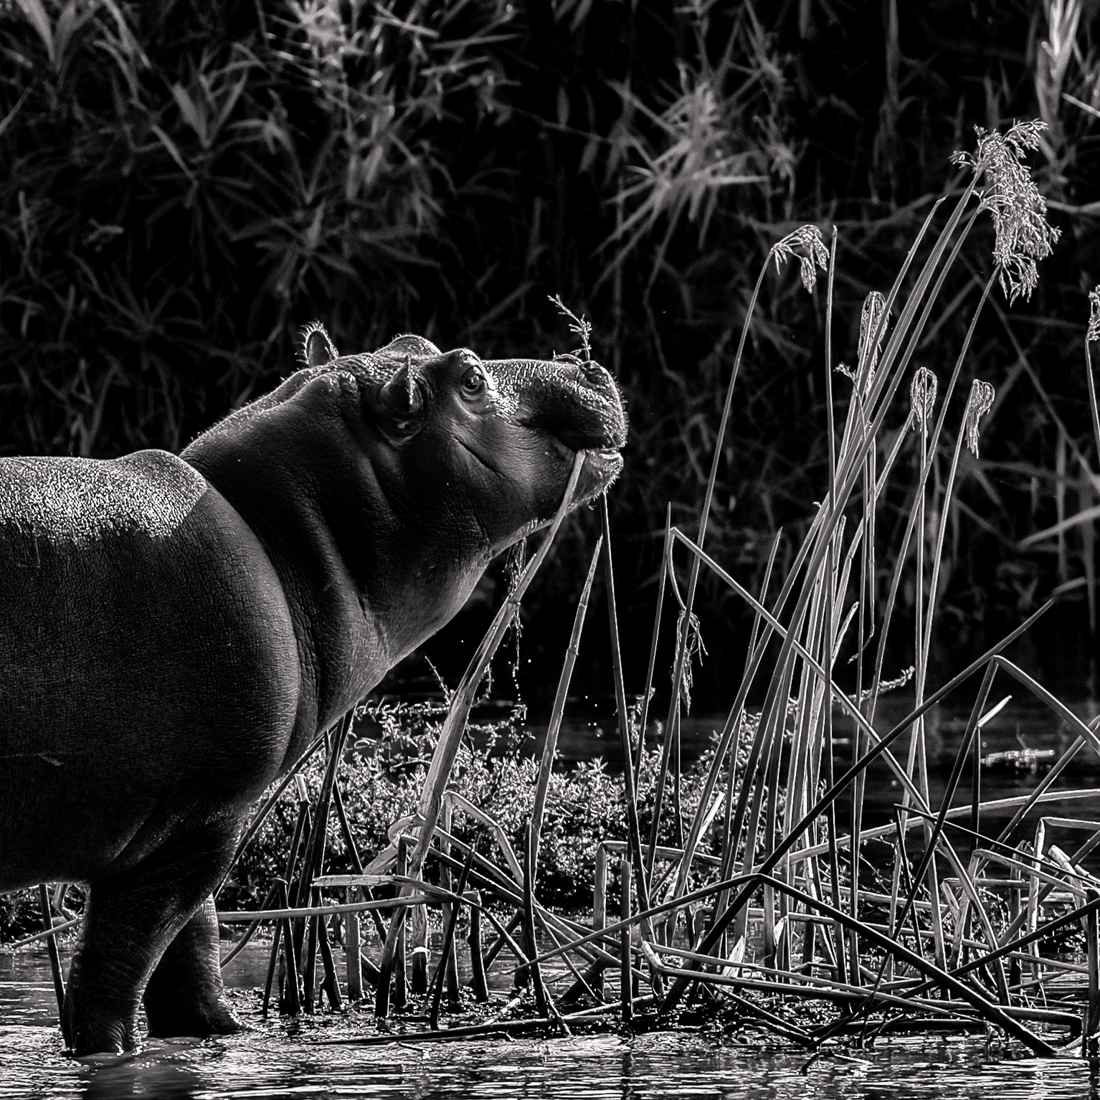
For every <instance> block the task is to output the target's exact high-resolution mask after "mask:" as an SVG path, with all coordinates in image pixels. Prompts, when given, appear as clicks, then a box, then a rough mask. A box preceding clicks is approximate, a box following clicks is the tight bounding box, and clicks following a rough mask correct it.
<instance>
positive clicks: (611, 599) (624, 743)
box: [600, 494, 660, 993]
mask: <svg viewBox="0 0 1100 1100" xmlns="http://www.w3.org/2000/svg"><path fill="white" fill-rule="evenodd" d="M600 509H601V510H600V518H601V521H602V523H603V540H604V541H603V562H604V581H605V584H606V588H607V593H606V595H607V617H608V625H609V627H610V631H611V670H612V674H613V676H614V680H615V710H616V716H617V718H618V725H619V744H620V747H621V749H622V753H623V785H624V787H625V796H626V799H625V800H626V816H627V829H628V832H627V839H628V841H629V846H630V855H631V858H632V859H633V861H634V867H635V870H636V871H637V874H638V881H637V884H636V886H635V889H636V890H637V892H638V900H639V906H640V908H642V909H648V908H649V885H648V881H649V880H648V875H647V869H646V866H645V862H644V859H643V856H642V834H641V828H640V826H639V824H638V792H637V790H636V789H635V787H634V762H633V760H632V759H631V756H632V752H631V747H630V728H629V726H628V724H627V714H628V711H627V705H626V686H625V683H624V680H623V662H622V654H621V652H620V649H619V619H618V614H617V611H616V607H615V573H614V568H613V566H612V562H611V523H610V520H609V519H608V514H607V495H606V494H604V495H603V496H602V497H600ZM653 812H654V814H656V813H657V811H656V809H654V811H653ZM659 981H660V980H659V979H658V983H659ZM657 992H658V993H659V992H660V991H657Z"/></svg>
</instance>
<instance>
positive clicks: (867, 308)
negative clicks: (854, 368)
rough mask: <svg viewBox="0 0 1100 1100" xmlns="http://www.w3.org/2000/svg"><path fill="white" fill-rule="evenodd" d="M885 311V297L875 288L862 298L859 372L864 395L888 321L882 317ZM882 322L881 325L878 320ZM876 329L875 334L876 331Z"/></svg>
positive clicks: (869, 385) (872, 376) (869, 382)
mask: <svg viewBox="0 0 1100 1100" xmlns="http://www.w3.org/2000/svg"><path fill="white" fill-rule="evenodd" d="M885 311H886V298H885V296H884V295H883V294H881V293H880V292H879V291H877V290H872V291H871V293H870V294H868V295H867V297H866V298H864V299H863V313H862V315H861V316H860V319H859V373H860V374H861V375H862V376H863V379H864V382H863V393H864V396H866V394H867V393H868V392H869V391H870V389H871V383H872V382H874V380H875V369H876V368H877V367H878V357H879V352H880V351H881V350H882V341H883V338H884V337H885V336H886V328H887V324H888V321H887V319H883V316H882V315H883V313H884V312H885ZM880 321H881V322H882V324H881V327H880V325H879V322H880ZM876 329H877V330H878V333H877V336H876V331H875V330H876ZM872 337H875V346H874V347H873V348H872V347H871V339H872Z"/></svg>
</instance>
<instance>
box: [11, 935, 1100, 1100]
mask: <svg viewBox="0 0 1100 1100" xmlns="http://www.w3.org/2000/svg"><path fill="white" fill-rule="evenodd" d="M266 952H267V947H266V945H263V944H256V945H249V947H247V948H246V949H245V951H244V952H242V953H241V955H240V956H238V958H237V959H235V960H234V961H233V962H232V963H231V964H230V966H229V967H228V968H227V970H226V979H227V984H228V985H229V986H230V990H229V995H230V997H231V999H232V1001H233V1003H234V1007H235V1008H236V1009H237V1011H238V1013H239V1015H240V1016H241V1017H242V1019H243V1020H244V1022H245V1023H246V1025H247V1027H248V1030H247V1031H245V1032H243V1033H241V1034H239V1035H234V1036H229V1037H222V1038H216V1039H208V1040H205V1041H202V1042H199V1041H197V1040H175V1041H161V1042H153V1041H151V1042H150V1043H149V1044H148V1045H147V1046H146V1048H145V1049H144V1050H143V1051H142V1052H141V1053H139V1054H137V1055H135V1056H131V1057H127V1058H121V1059H119V1058H105V1057H100V1058H89V1059H83V1060H80V1061H78V1060H76V1059H73V1058H70V1057H68V1056H67V1055H66V1054H65V1053H64V1050H63V1045H62V1041H61V1035H60V1032H59V1030H58V1028H57V1026H56V1005H55V1002H54V993H53V986H52V983H51V981H50V975H49V964H48V961H47V959H46V955H45V952H44V951H42V952H21V953H19V954H18V955H13V954H0V1100H70V1098H71V1100H77V1098H79V1100H122V1098H127V1097H148V1098H151V1100H184V1098H194V1100H222V1098H225V1100H230V1098H237V1097H239V1098H242V1100H294V1098H297V1097H304V1098H310V1097H319V1098H324V1100H335V1098H342V1097H391V1098H393V1100H432V1098H436V1097H439V1098H442V1097H447V1098H457V1097H471V1098H474V1097H485V1098H500V1100H505V1098H508V1100H511V1098H513V1097H531V1098H537V1097H585V1098H592V1100H598V1098H602V1097H614V1098H615V1100H625V1098H634V1097H636V1098H642V1097H645V1098H649V1097H666V1096H667V1097H701V1098H720V1097H721V1098H726V1097H753V1098H757V1097H759V1098H761V1100H764V1098H775V1100H784V1098H788V1097H789V1098H791V1100H794V1098H798V1100H802V1098H804V1097H806V1096H815V1097H823V1098H832V1097H836V1098H841V1097H843V1098H851V1100H876V1098H885V1097H890V1098H891V1100H899V1098H913V1100H918V1098H927V1100H955V1098H962V1097H988V1096H994V1097H998V1098H1012V1097H1020V1098H1024V1097H1027V1098H1029V1100H1039V1098H1047V1097H1050V1098H1062V1097H1064V1098H1066V1100H1069V1098H1073V1100H1079V1098H1082V1097H1096V1098H1098V1100H1100V1069H1098V1067H1097V1065H1095V1064H1093V1065H1090V1064H1089V1063H1088V1062H1085V1061H1082V1060H1080V1059H1074V1058H1066V1059H1059V1060H1055V1061H1050V1060H1037V1059H1032V1058H1027V1059H1019V1058H1018V1057H1014V1055H1019V1053H1020V1051H1019V1050H1018V1049H1012V1048H1006V1047H1004V1046H1002V1045H1000V1044H994V1045H992V1046H989V1045H987V1043H986V1042H985V1041H983V1040H982V1039H981V1038H980V1037H979V1038H974V1037H971V1038H968V1039H962V1038H950V1039H943V1038H920V1039H913V1038H891V1039H889V1040H888V1041H884V1040H880V1041H879V1043H878V1044H877V1045H876V1046H874V1047H872V1048H870V1049H866V1050H860V1049H858V1048H856V1047H855V1046H846V1047H839V1048H836V1049H832V1050H830V1051H828V1052H826V1053H824V1054H822V1055H820V1056H818V1057H813V1056H811V1055H809V1054H807V1053H806V1052H804V1051H801V1050H799V1049H798V1048H796V1047H793V1046H786V1045H781V1044H778V1043H773V1042H768V1041H766V1040H764V1039H761V1038H760V1036H759V1034H758V1033H752V1037H751V1038H746V1036H744V1035H740V1034H736V1033H734V1034H718V1033H712V1034H701V1033H700V1032H699V1031H698V1030H696V1029H691V1030H684V1031H664V1032H656V1033H650V1034H643V1035H634V1036H631V1035H626V1034H620V1033H617V1032H614V1031H612V1032H609V1033H605V1034H598V1035H589V1036H577V1037H573V1038H552V1039H545V1038H540V1039H534V1038H521V1039H498V1038H484V1039H482V1038H478V1039H465V1040H461V1041H454V1042H449V1043H431V1044H415V1043H412V1042H402V1041H401V1039H400V1037H399V1036H397V1037H395V1038H394V1040H393V1041H392V1042H385V1043H383V1044H382V1045H377V1046H352V1045H328V1044H327V1043H326V1040H332V1039H346V1038H350V1037H356V1036H363V1035H374V1034H377V1031H376V1028H375V1025H374V1020H373V1015H372V1014H371V1012H370V1011H369V1009H363V1010H360V1009H355V1010H352V1011H350V1012H349V1013H347V1014H346V1015H341V1016H338V1015H333V1014H329V1015H323V1016H317V1017H313V1018H302V1019H300V1020H298V1021H290V1020H283V1019H280V1018H279V1017H277V1016H274V1017H272V1018H270V1019H268V1020H264V1019H262V1018H261V1017H260V1015H259V1008H260V990H259V989H258V988H257V983H258V982H259V981H260V980H261V975H262V970H263V967H264V965H265V962H266ZM507 977H508V975H507V973H506V972H503V971H501V972H499V973H497V981H498V982H499V983H502V984H501V986H500V992H498V993H497V994H496V996H497V997H498V998H499V1000H500V1003H502V1004H503V1001H504V998H505V996H506V995H507V994H506V993H504V992H503V990H504V988H505V987H506V984H507ZM412 1026H414V1027H422V1026H423V1025H421V1024H417V1025H412Z"/></svg>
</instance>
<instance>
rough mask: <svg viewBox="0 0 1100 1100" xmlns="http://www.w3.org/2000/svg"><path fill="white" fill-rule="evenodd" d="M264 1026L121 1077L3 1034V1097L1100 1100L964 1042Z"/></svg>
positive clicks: (1047, 1069) (1081, 1079)
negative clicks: (874, 1045) (822, 1046)
mask: <svg viewBox="0 0 1100 1100" xmlns="http://www.w3.org/2000/svg"><path fill="white" fill-rule="evenodd" d="M318 1030H320V1029H313V1030H312V1031H309V1030H308V1029H307V1030H303V1032H302V1033H301V1034H300V1035H297V1036H288V1035H287V1034H286V1033H285V1031H284V1029H283V1028H281V1027H279V1026H278V1025H269V1026H259V1027H257V1029H256V1030H254V1031H251V1032H249V1033H248V1034H246V1035H243V1036H238V1037H235V1038H233V1039H222V1040H208V1041H207V1042H204V1043H198V1044H189V1045H185V1044H181V1043H177V1044H173V1043H163V1044H158V1045H157V1046H155V1047H150V1048H149V1049H148V1050H146V1051H145V1052H144V1053H142V1054H141V1055H139V1056H137V1057H136V1058H133V1059H130V1060H129V1061H127V1062H124V1063H120V1064H117V1065H101V1066H85V1065H80V1064H76V1063H74V1062H72V1061H70V1060H66V1059H65V1058H63V1057H62V1056H61V1055H60V1054H59V1052H58V1046H59V1044H58V1042H57V1039H56V1036H55V1035H53V1034H52V1033H51V1032H48V1031H46V1030H44V1029H42V1028H33V1027H13V1028H5V1029H0V1042H2V1043H3V1045H4V1049H3V1052H2V1053H0V1097H2V1098H8V1097H11V1098H16V1097H18V1098H19V1100H28V1098H31V1097H34V1098H36V1100H37V1098H41V1100H55V1098H56V1100H62V1098H66V1100H67V1098H69V1097H73V1098H76V1097H80V1098H82V1100H118V1098H122V1097H151V1098H152V1097H155V1098H157V1100H183V1098H185V1097H187V1098H191V1097H193V1098H195V1100H216V1098H222V1097H225V1098H230V1097H242V1098H244V1097H247V1098H249V1100H268V1098H271V1100H275V1098H283V1097H286V1098H290V1097H325V1098H335V1097H370V1096H379V1097H383V1096H384V1097H393V1098H395V1100H396V1098H410V1100H412V1098H416V1100H432V1098H436V1097H438V1098H443V1097H447V1098H454V1097H486V1098H499V1100H505V1098H508V1100H511V1098H514V1097H521V1096H522V1097H585V1098H592V1100H599V1098H603V1097H607V1098H614V1100H626V1098H628V1097H638V1098H641V1097H647V1098H648V1097H688V1096H690V1097H704V1098H710V1097H714V1098H718V1097H723V1098H724V1097H754V1098H756V1097H759V1098H776V1100H786V1098H790V1100H796V1098H797V1100H803V1098H804V1097H807V1096H814V1097H822V1098H830V1097H852V1098H863V1100H872V1098H886V1097H889V1098H891V1100H904V1098H914V1100H915V1098H929V1100H932V1098H935V1100H954V1098H961V1097H998V1098H1001V1100H1011V1098H1013V1097H1020V1098H1023V1097H1029V1098H1039V1097H1043V1098H1051V1100H1054V1098H1063V1097H1064V1098H1066V1100H1069V1098H1072V1100H1081V1098H1083V1097H1096V1096H1100V1091H1098V1080H1097V1072H1096V1070H1095V1068H1090V1066H1089V1065H1088V1064H1087V1063H1084V1062H1080V1061H1072V1060H1068V1059H1067V1060H1065V1061H1056V1062H1049V1061H1042V1062H1040V1061H1036V1060H1027V1061H998V1062H993V1061H986V1060H985V1056H984V1052H983V1050H982V1049H981V1047H980V1046H979V1045H977V1044H974V1043H972V1042H971V1043H964V1042H955V1041H934V1042H924V1041H922V1042H912V1041H899V1040H894V1041H892V1042H891V1043H890V1044H889V1046H884V1047H883V1048H881V1049H875V1050H873V1051H870V1052H856V1053H854V1054H849V1053H843V1054H827V1055H825V1056H822V1057H820V1058H817V1059H815V1060H813V1061H808V1059H807V1058H806V1056H805V1055H803V1054H799V1053H797V1052H792V1051H790V1050H787V1049H778V1048H769V1047H761V1046H744V1045H740V1044H737V1043H731V1042H728V1041H717V1040H710V1039H705V1038H699V1037H698V1036H695V1035H690V1036H685V1035H678V1034H669V1033H662V1034H654V1035H642V1036H636V1037H633V1038H628V1037H621V1036H617V1035H601V1036H597V1037H591V1038H581V1037H576V1038H569V1039H551V1040H518V1041H514V1042H506V1041H503V1040H491V1041H468V1042H464V1043H450V1044H447V1045H441V1046H435V1047H429V1046H424V1045H420V1046H416V1047H413V1046H404V1047H403V1046H401V1045H400V1044H399V1043H394V1044H392V1045H388V1046H383V1047H368V1048H355V1047H338V1046H337V1047H321V1046H317V1045H315V1039H316V1037H317V1031H318Z"/></svg>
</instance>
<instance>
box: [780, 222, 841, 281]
mask: <svg viewBox="0 0 1100 1100" xmlns="http://www.w3.org/2000/svg"><path fill="white" fill-rule="evenodd" d="M771 254H772V256H773V257H774V259H775V270H776V271H778V270H779V267H780V265H781V264H784V263H786V262H787V260H790V259H792V258H795V257H797V259H798V263H799V275H801V277H802V285H803V286H804V287H805V288H806V289H807V290H808V291H809V292H810V293H811V294H812V293H813V290H814V287H815V286H817V268H818V267H820V268H821V270H822V271H828V270H829V250H828V249H827V248H826V247H825V242H824V241H823V240H822V239H821V230H820V229H818V227H817V226H816V225H800V226H799V227H798V228H797V229H796V230H795V231H794V232H793V233H788V234H787V235H786V236H785V237H784V238H783V239H782V240H781V241H776V243H775V244H773V245H772V251H771ZM815 264H816V265H817V266H816V267H815V266H814V265H815Z"/></svg>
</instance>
